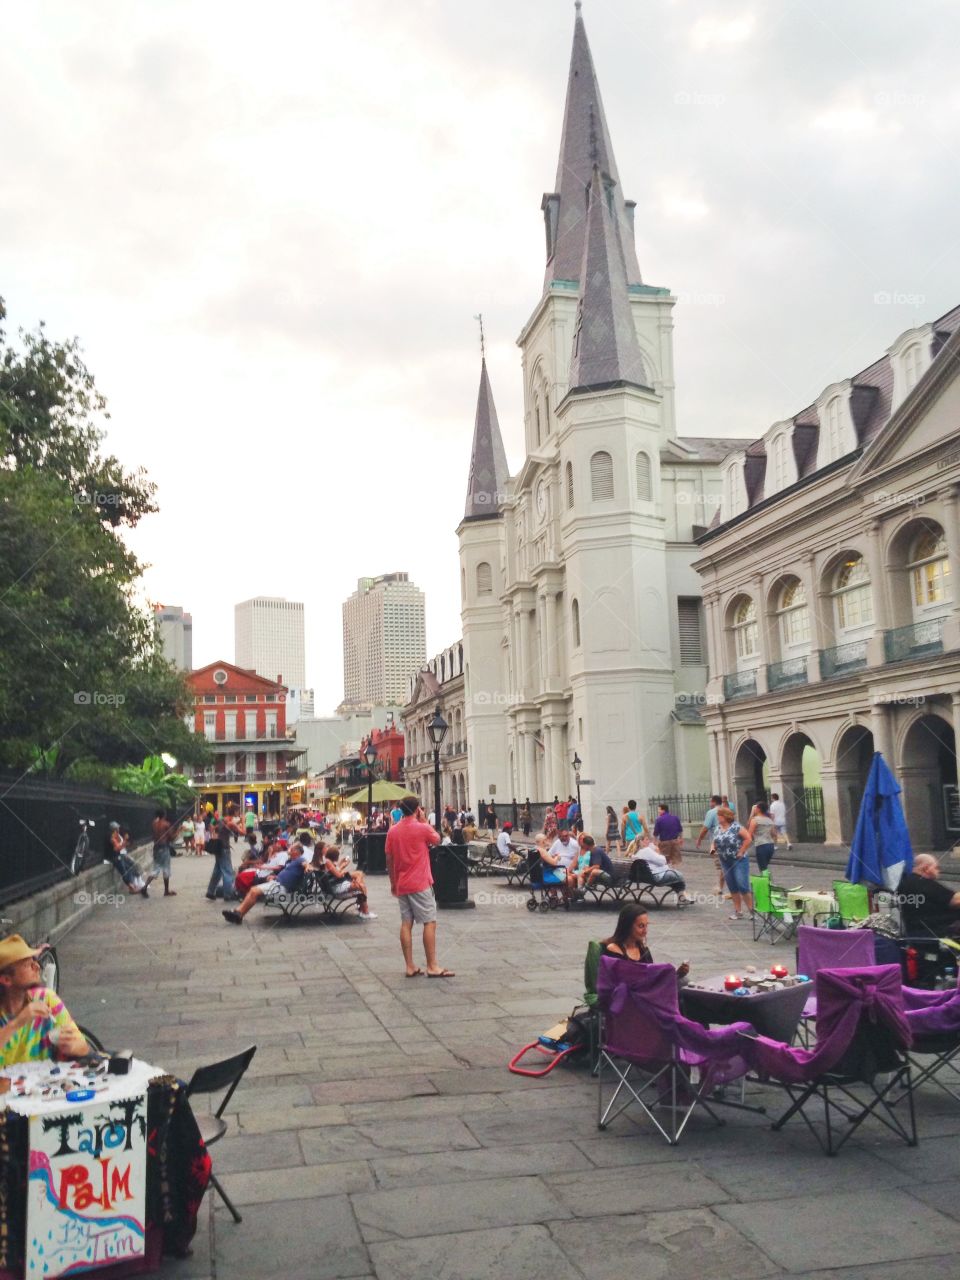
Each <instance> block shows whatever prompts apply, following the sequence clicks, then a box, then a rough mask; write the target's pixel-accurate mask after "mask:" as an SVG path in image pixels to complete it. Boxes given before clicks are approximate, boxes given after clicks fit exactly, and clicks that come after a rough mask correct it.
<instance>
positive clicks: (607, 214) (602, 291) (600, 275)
mask: <svg viewBox="0 0 960 1280" xmlns="http://www.w3.org/2000/svg"><path fill="white" fill-rule="evenodd" d="M621 203H622V202H621V201H620V199H619V192H618V190H617V186H616V183H614V182H613V180H612V179H611V178H610V177H608V176H607V175H606V174H604V173H601V171H600V167H599V165H597V166H595V167H594V170H593V180H592V182H591V184H590V189H589V194H588V207H587V216H586V223H585V227H584V235H583V258H582V260H581V262H580V265H579V266H578V269H577V270H578V275H577V278H578V279H579V281H580V305H579V308H578V310H577V323H576V327H575V329H574V333H573V355H572V359H571V362H570V390H571V391H587V390H598V389H600V388H602V387H609V386H619V385H622V384H623V383H631V384H632V385H633V386H638V387H648V386H649V381H648V378H647V374H646V370H645V369H644V364H643V356H642V355H641V353H640V344H639V342H638V341H637V331H636V329H635V328H634V326H633V314H632V311H631V307H630V295H629V293H628V292H627V267H626V264H625V261H624V253H623V244H622V241H621V238H620V227H619V222H618V218H617V210H618V208H619V207H620V204H621Z"/></svg>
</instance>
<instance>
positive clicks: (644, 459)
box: [637, 452, 653, 502]
mask: <svg viewBox="0 0 960 1280" xmlns="http://www.w3.org/2000/svg"><path fill="white" fill-rule="evenodd" d="M637 497H638V498H639V499H640V501H641V502H649V501H650V499H651V498H652V497H653V489H652V487H651V482H650V458H649V456H648V455H647V454H645V453H643V452H641V453H638V454H637Z"/></svg>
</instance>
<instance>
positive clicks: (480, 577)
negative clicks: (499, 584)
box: [477, 560, 493, 596]
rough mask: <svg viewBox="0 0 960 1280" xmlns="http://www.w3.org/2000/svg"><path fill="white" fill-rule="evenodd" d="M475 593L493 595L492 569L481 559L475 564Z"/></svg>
mask: <svg viewBox="0 0 960 1280" xmlns="http://www.w3.org/2000/svg"><path fill="white" fill-rule="evenodd" d="M477 595H478V596H491V595H493V570H492V569H491V568H490V566H489V564H487V562H486V560H482V561H481V562H480V564H478V565H477Z"/></svg>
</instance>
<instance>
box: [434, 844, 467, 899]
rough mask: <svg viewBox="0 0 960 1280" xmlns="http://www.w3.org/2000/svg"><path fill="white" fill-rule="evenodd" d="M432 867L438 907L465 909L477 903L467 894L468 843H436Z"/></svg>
mask: <svg viewBox="0 0 960 1280" xmlns="http://www.w3.org/2000/svg"><path fill="white" fill-rule="evenodd" d="M430 869H431V871H432V872H433V892H434V894H435V895H436V899H437V906H438V907H453V908H458V909H460V910H465V909H469V908H471V907H475V906H476V905H477V904H476V903H475V902H474V900H473V899H472V898H471V897H469V896H468V894H467V875H468V871H469V866H468V863H467V848H466V845H459V846H458V845H451V844H438V845H434V847H433V848H432V849H431V850H430Z"/></svg>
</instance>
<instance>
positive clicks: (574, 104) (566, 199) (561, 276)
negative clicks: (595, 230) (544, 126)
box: [544, 6, 643, 289]
mask: <svg viewBox="0 0 960 1280" xmlns="http://www.w3.org/2000/svg"><path fill="white" fill-rule="evenodd" d="M594 165H598V166H599V168H600V172H601V173H602V174H603V175H604V176H605V177H607V178H610V179H611V180H612V181H613V183H614V184H615V187H614V190H615V193H616V208H615V212H616V220H617V222H618V224H619V229H620V238H621V240H622V242H623V248H624V258H625V263H626V272H627V281H628V283H630V284H642V283H643V281H642V280H641V278H640V266H639V264H638V262H637V251H636V248H635V247H634V243H633V205H632V203H631V204H630V205H629V207H628V205H627V202H626V201H625V200H624V199H623V196H622V195H621V194H620V192H621V187H620V177H619V174H618V173H617V162H616V160H615V159H614V156H613V144H612V143H611V141H610V132H609V130H608V129H607V119H606V116H605V115H604V111H603V103H602V102H601V100H600V86H599V84H598V83H597V73H596V71H595V70H594V66H593V57H592V55H591V53H590V45H589V44H588V42H587V32H586V28H585V27H584V25H583V18H582V16H581V14H580V9H579V6H578V7H577V14H576V20H575V22H574V25H573V50H572V52H571V54H570V72H569V75H568V77H567V101H566V106H565V107H564V112H563V133H562V135H561V138H560V159H559V162H558V164H557V182H556V186H555V187H554V191H553V195H547V196H544V207H547V205H548V204H549V202H550V201H551V200H552V199H554V197H555V196H559V209H558V211H557V213H556V230H555V233H554V247H553V253H552V255H551V256H550V257H549V258H548V260H547V269H546V274H545V278H544V289H547V288H548V287H549V285H550V282H551V280H579V279H580V266H581V262H582V259H583V240H584V234H585V226H586V219H585V216H584V215H585V211H586V192H587V189H588V188H589V186H590V183H591V180H592V177H593V169H594ZM549 216H550V213H549V211H548V217H549Z"/></svg>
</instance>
